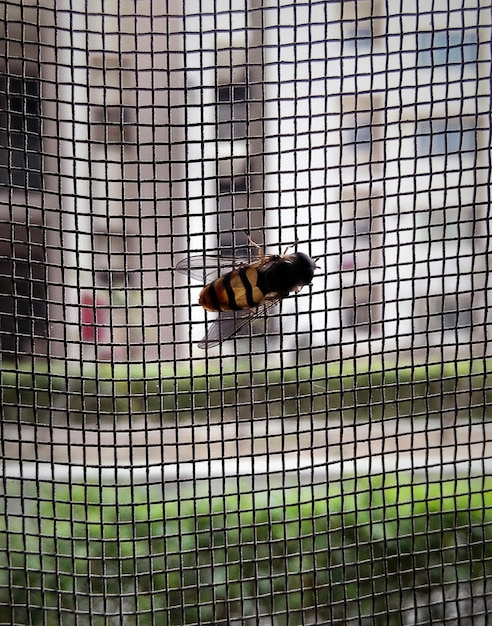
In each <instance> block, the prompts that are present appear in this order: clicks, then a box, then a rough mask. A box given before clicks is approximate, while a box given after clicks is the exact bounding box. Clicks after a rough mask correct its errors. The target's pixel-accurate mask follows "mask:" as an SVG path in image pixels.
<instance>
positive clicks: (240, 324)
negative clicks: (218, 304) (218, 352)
mask: <svg viewBox="0 0 492 626" xmlns="http://www.w3.org/2000/svg"><path fill="white" fill-rule="evenodd" d="M278 302H279V299H276V300H269V301H268V302H265V303H264V304H261V305H260V306H258V307H256V308H254V309H249V310H247V311H238V312H234V313H221V314H220V316H219V317H218V318H217V319H216V320H214V321H213V322H212V323H211V324H210V326H209V328H208V331H207V334H206V335H205V337H203V339H202V340H201V341H200V342H199V343H198V347H199V348H201V349H202V350H204V349H205V348H213V347H215V346H218V345H219V344H221V343H222V342H223V341H225V340H226V339H230V338H231V337H234V335H236V334H237V333H238V332H239V331H240V330H242V329H243V328H244V327H245V326H247V325H248V324H251V323H252V322H253V321H254V320H255V319H258V318H260V317H263V316H264V315H266V313H267V311H268V310H269V309H270V308H272V307H273V306H275V305H276V304H277V303H278Z"/></svg>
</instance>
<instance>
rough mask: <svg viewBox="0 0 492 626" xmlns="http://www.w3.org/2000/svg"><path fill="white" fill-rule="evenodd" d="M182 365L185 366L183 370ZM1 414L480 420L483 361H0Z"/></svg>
mask: <svg viewBox="0 0 492 626" xmlns="http://www.w3.org/2000/svg"><path fill="white" fill-rule="evenodd" d="M190 367H191V369H190ZM0 375H1V377H0V387H1V389H0V390H1V394H2V417H3V419H4V420H9V421H17V420H19V419H20V420H23V421H27V422H43V421H44V422H45V421H48V420H50V418H51V416H52V415H53V412H55V413H56V414H57V415H58V416H63V415H65V416H67V417H69V418H70V420H71V421H72V420H77V419H79V420H82V419H85V420H87V419H89V420H90V419H108V418H109V419H113V418H114V417H118V416H131V417H132V418H133V419H134V418H136V417H138V416H145V417H146V418H151V419H152V418H156V419H159V420H167V419H169V420H176V419H178V420H179V419H190V418H193V420H199V419H200V418H202V417H203V418H204V419H205V418H206V419H210V418H211V417H212V418H213V417H214V416H216V417H217V418H222V417H223V416H224V414H227V413H228V412H229V413H231V414H234V415H235V414H237V413H239V414H240V416H243V414H244V416H245V417H249V416H251V415H253V417H265V416H271V417H276V416H281V417H288V416H290V415H294V416H299V415H307V416H316V415H318V414H320V415H323V416H325V415H326V413H327V411H328V412H331V414H333V415H335V416H337V414H338V413H339V412H340V411H342V412H343V413H344V416H345V417H352V416H353V417H360V416H362V417H367V415H368V413H369V411H370V415H371V418H372V419H378V418H381V419H383V418H385V417H405V416H409V417H413V418H416V417H417V418H418V417H419V416H424V417H428V416H433V415H434V416H436V417H440V416H441V414H442V413H443V412H445V411H452V412H455V413H457V412H459V413H460V415H462V416H463V417H466V418H477V419H489V417H490V416H491V409H490V406H492V378H491V376H492V361H491V360H484V359H482V360H479V361H478V360H477V361H476V362H472V361H460V362H456V363H454V362H453V363H442V364H430V365H419V366H408V365H405V366H401V367H394V366H392V365H390V364H388V363H384V366H383V364H377V363H372V364H371V367H370V368H369V366H368V365H365V364H360V363H357V362H355V364H354V362H350V363H349V364H348V365H341V364H338V363H335V364H330V365H326V364H322V365H314V366H302V367H299V368H284V369H280V368H279V369H270V370H265V369H259V370H258V371H246V370H241V369H239V370H237V371H232V370H227V369H223V370H219V369H215V370H214V369H213V367H212V366H208V365H207V366H206V365H197V364H191V365H189V364H184V365H183V366H173V365H170V364H155V363H154V364H149V365H142V364H130V365H117V366H111V365H109V364H101V365H98V366H90V365H84V367H83V368H82V369H80V368H78V369H70V370H69V369H67V367H66V366H65V364H63V363H60V362H53V363H50V365H49V366H47V365H46V364H40V365H37V366H36V369H35V370H32V369H30V368H29V367H28V366H25V365H24V366H22V368H16V367H15V366H13V365H12V366H10V367H9V366H7V367H6V366H4V368H3V370H2V371H1V372H0Z"/></svg>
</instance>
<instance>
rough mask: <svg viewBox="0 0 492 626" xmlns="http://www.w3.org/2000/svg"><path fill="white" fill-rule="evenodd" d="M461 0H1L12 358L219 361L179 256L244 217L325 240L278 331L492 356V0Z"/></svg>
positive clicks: (276, 242)
mask: <svg viewBox="0 0 492 626" xmlns="http://www.w3.org/2000/svg"><path fill="white" fill-rule="evenodd" d="M445 4H446V6H445V7H444V9H441V8H440V9H439V10H437V9H436V10H433V7H432V6H427V3H423V2H420V1H419V0H411V1H410V2H405V3H403V0H401V1H400V2H394V3H383V2H381V1H380V0H357V1H346V0H345V1H344V2H333V1H331V2H329V1H323V2H317V1H313V0H311V1H307V0H306V2H297V3H290V2H283V1H282V0H276V1H275V2H273V1H272V0H267V1H266V2H263V3H260V2H259V0H249V1H248V0H244V2H243V3H241V2H239V3H237V2H235V3H232V2H231V1H230V0H224V1H223V2H219V3H216V5H215V9H214V10H213V11H209V10H208V9H207V10H205V8H204V7H203V6H202V3H200V2H199V1H198V0H190V1H189V2H186V3H183V4H182V5H179V3H173V2H170V1H169V2H164V3H155V2H151V0H139V1H138V2H135V1H133V0H123V1H117V0H98V1H97V2H91V3H90V5H88V6H87V7H86V6H81V7H80V9H78V8H75V7H74V5H73V3H71V2H70V1H69V0H64V1H63V0H62V1H60V2H56V3H55V2H53V1H52V0H45V1H42V0H25V1H24V2H21V3H19V2H14V1H13V0H12V1H10V0H4V1H3V2H1V4H0V10H1V27H2V28H3V33H2V34H3V39H2V41H3V54H2V56H1V60H2V65H3V67H2V68H0V141H1V152H0V218H1V231H2V232H1V233H0V290H1V296H2V299H1V301H2V306H1V309H0V334H1V351H2V358H3V359H5V360H10V359H17V358H22V357H29V356H30V355H32V354H35V355H37V356H41V357H42V356H48V357H65V358H67V359H69V360H71V361H86V360H102V361H114V362H125V361H132V360H138V361H140V360H142V359H145V360H171V361H172V360H180V359H183V358H188V357H189V356H190V355H192V356H194V357H197V358H201V356H202V354H201V353H200V351H199V350H198V349H197V348H196V347H195V340H196V339H199V338H200V336H201V335H202V334H203V332H204V319H205V315H204V312H203V311H202V310H201V309H200V308H199V307H197V306H196V305H195V301H196V298H197V293H198V290H199V284H197V286H196V287H194V286H193V285H191V284H190V283H189V281H187V280H186V278H185V277H182V276H179V275H176V273H175V272H174V269H173V268H174V267H175V265H176V262H177V261H179V260H180V259H181V258H183V256H186V255H188V254H190V255H192V254H204V251H213V252H220V253H222V254H231V253H233V254H238V253H239V254H241V253H242V252H244V250H245V248H246V246H247V234H248V233H249V234H250V235H251V237H252V238H253V239H254V240H255V241H257V242H258V243H259V244H265V245H266V246H267V251H268V252H270V253H273V252H277V251H278V250H279V249H284V248H285V247H286V246H287V245H289V244H294V243H296V245H297V246H298V248H299V249H302V250H305V251H306V252H309V253H310V254H311V255H312V256H313V257H317V258H318V259H319V261H318V265H319V266H320V270H319V273H318V275H317V276H316V278H315V281H314V282H313V286H312V288H311V289H310V290H308V289H306V290H303V292H302V293H301V294H299V296H298V297H296V298H290V299H288V300H287V301H286V302H285V303H284V306H283V308H282V318H278V317H276V316H274V319H273V323H272V324H271V339H270V345H271V346H272V350H276V349H278V350H279V351H285V352H289V353H291V354H292V355H293V358H299V354H305V356H306V358H312V350H313V347H315V348H316V349H317V350H318V352H319V355H320V358H322V359H325V358H328V359H331V358H334V359H335V358H340V356H342V357H345V356H352V355H353V354H368V353H373V354H374V353H382V352H384V353H393V352H394V351H396V350H399V351H403V352H404V353H406V354H408V355H415V354H419V355H421V356H422V358H426V359H428V358H434V357H435V358H442V356H443V350H444V351H445V355H444V356H446V358H448V357H449V358H453V356H456V355H457V354H460V355H462V356H468V355H471V356H473V355H478V354H483V353H486V352H487V351H488V341H487V327H488V323H489V317H488V292H489V284H488V248H489V236H488V219H489V206H490V184H489V183H490V171H491V165H490V164H491V148H490V146H491V141H490V74H491V72H490V70H491V61H490V50H491V46H490V43H491V14H492V12H491V4H490V2H487V1H481V0H465V1H464V2H463V1H460V2H458V1H457V0H447V2H446V3H445ZM390 11H391V12H390ZM241 349H242V348H241V345H239V344H237V345H236V344H234V343H231V344H230V345H229V346H224V348H223V352H224V353H225V354H227V353H228V352H230V353H237V351H238V350H239V351H241ZM244 349H245V350H246V351H248V350H249V348H248V346H247V345H246V344H245V346H244ZM464 351H465V352H464ZM465 353H466V354H465Z"/></svg>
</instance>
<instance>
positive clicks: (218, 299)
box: [199, 263, 266, 311]
mask: <svg viewBox="0 0 492 626" xmlns="http://www.w3.org/2000/svg"><path fill="white" fill-rule="evenodd" d="M259 266H260V263H253V264H252V265H245V266H244V267H240V268H239V269H237V270H233V271H232V272H229V273H228V274H225V275H224V276H221V277H220V278H217V280H214V282H213V283H210V284H209V285H207V286H206V287H204V288H203V289H202V292H201V294H200V300H199V302H200V304H201V305H202V307H203V308H204V309H207V310H208V311H241V310H243V309H251V308H252V307H255V306H258V305H259V304H261V303H262V302H263V300H264V299H265V295H266V294H265V293H264V292H263V291H262V289H261V288H260V287H259V286H258V267H259ZM260 282H261V281H260Z"/></svg>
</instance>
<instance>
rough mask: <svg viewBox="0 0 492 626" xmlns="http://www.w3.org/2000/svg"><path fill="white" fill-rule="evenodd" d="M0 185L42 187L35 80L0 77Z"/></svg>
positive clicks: (18, 77) (38, 103)
mask: <svg viewBox="0 0 492 626" xmlns="http://www.w3.org/2000/svg"><path fill="white" fill-rule="evenodd" d="M0 184H3V185H8V186H13V187H22V188H29V189H41V187H42V141H41V98H40V84H39V80H38V79H36V78H32V77H25V76H10V75H3V76H0Z"/></svg>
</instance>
